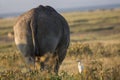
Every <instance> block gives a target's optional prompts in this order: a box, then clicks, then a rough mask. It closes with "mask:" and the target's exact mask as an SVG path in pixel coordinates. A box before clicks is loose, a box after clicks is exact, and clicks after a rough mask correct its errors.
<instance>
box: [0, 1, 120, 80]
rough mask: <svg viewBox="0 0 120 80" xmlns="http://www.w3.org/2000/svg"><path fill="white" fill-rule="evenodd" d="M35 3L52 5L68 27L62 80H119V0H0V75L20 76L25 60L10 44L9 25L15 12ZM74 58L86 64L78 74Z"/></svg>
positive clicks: (10, 25) (11, 30) (14, 18)
mask: <svg viewBox="0 0 120 80" xmlns="http://www.w3.org/2000/svg"><path fill="white" fill-rule="evenodd" d="M39 5H50V6H52V7H53V8H55V9H56V10H57V11H58V12H59V13H60V14H61V15H62V16H64V18H65V19H66V20H67V22H68V24H69V27H70V36H71V43H70V47H69V49H68V53H67V57H66V59H65V61H64V62H63V64H62V66H61V69H60V71H65V72H67V73H68V74H72V76H71V75H67V74H66V75H67V78H63V80H80V79H81V80H86V79H87V80H120V0H0V75H2V74H3V73H1V71H3V72H4V73H5V74H4V75H6V76H7V77H9V78H10V77H11V76H12V75H13V76H14V75H16V76H21V74H22V73H21V72H20V71H19V70H21V69H22V68H23V67H24V66H25V64H23V62H22V58H21V55H20V52H19V51H18V50H17V49H16V46H15V44H14V33H13V26H14V25H15V23H16V20H17V18H18V16H19V15H21V14H23V13H24V12H26V11H28V10H30V9H32V8H34V7H37V6H39ZM76 59H79V60H81V61H82V62H83V64H84V66H85V68H86V72H87V73H83V75H82V77H81V76H80V75H79V74H78V75H75V76H74V75H73V74H74V73H75V74H77V73H78V70H77V63H76ZM13 68H14V69H15V70H12V69H13ZM8 70H10V71H12V73H13V74H12V73H11V74H9V71H8ZM16 70H18V72H17V73H16V72H15V74H14V71H16ZM4 75H3V76H2V77H3V80H7V79H5V78H4ZM22 75H24V76H27V75H26V74H22ZM13 76H12V77H13ZM31 76H34V75H32V74H31ZM36 76H39V75H37V74H36ZM36 76H35V77H36ZM86 76H87V77H89V79H88V78H86ZM21 77H22V78H23V80H26V78H27V77H26V78H25V77H23V76H21ZM68 77H69V78H68ZM18 78H19V77H18ZM70 78H72V79H70ZM0 79H2V78H1V77H0ZM13 79H15V80H16V78H15V77H13ZM32 80H37V78H35V79H32ZM52 80H53V79H52Z"/></svg>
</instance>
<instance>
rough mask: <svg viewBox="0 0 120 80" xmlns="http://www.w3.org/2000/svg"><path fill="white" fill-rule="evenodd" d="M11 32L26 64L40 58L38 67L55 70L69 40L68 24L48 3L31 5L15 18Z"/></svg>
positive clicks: (64, 54)
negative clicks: (26, 10) (31, 7)
mask: <svg viewBox="0 0 120 80" xmlns="http://www.w3.org/2000/svg"><path fill="white" fill-rule="evenodd" d="M14 34H15V35H14V37H15V43H16V45H17V47H18V49H19V50H20V51H21V53H22V54H23V56H24V57H25V60H26V62H27V63H28V64H32V63H33V64H34V63H35V58H36V57H40V58H41V59H40V66H41V70H45V69H49V70H50V71H53V72H55V73H57V72H58V70H59V66H60V64H61V63H62V61H63V60H64V58H65V56H66V51H67V49H68V46H69V42H70V31H69V26H68V24H67V22H66V20H65V19H64V18H63V17H62V16H61V15H60V14H59V13H57V12H56V11H55V10H54V9H53V8H52V7H50V6H42V5H40V6H39V7H37V8H33V9H31V10H30V11H28V12H26V13H24V14H23V15H21V16H20V17H19V18H18V20H17V23H16V24H15V26H14ZM42 57H43V58H45V60H43V59H42Z"/></svg>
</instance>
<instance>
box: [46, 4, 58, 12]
mask: <svg viewBox="0 0 120 80" xmlns="http://www.w3.org/2000/svg"><path fill="white" fill-rule="evenodd" d="M45 7H46V8H47V9H48V10H50V11H55V12H56V10H55V9H54V8H52V7H51V6H48V5H47V6H45Z"/></svg>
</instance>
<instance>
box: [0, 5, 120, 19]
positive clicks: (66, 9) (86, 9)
mask: <svg viewBox="0 0 120 80" xmlns="http://www.w3.org/2000/svg"><path fill="white" fill-rule="evenodd" d="M112 8H120V4H112V5H98V6H88V7H87V6H86V7H74V8H57V9H56V10H57V11H58V12H60V13H64V12H75V11H90V10H97V9H112ZM24 12H26V11H21V12H10V13H0V18H2V17H3V18H4V17H12V16H13V17H14V16H18V15H20V14H22V13H24Z"/></svg>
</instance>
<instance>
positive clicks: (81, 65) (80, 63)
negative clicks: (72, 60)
mask: <svg viewBox="0 0 120 80" xmlns="http://www.w3.org/2000/svg"><path fill="white" fill-rule="evenodd" d="M77 62H78V70H79V73H80V74H81V73H82V71H83V69H84V66H83V64H82V62H81V61H77Z"/></svg>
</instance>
